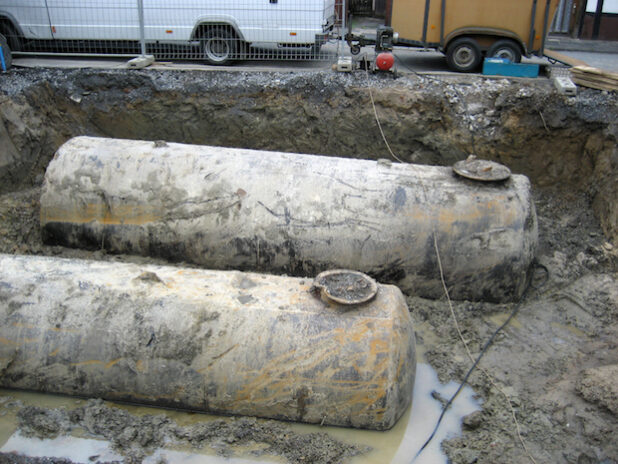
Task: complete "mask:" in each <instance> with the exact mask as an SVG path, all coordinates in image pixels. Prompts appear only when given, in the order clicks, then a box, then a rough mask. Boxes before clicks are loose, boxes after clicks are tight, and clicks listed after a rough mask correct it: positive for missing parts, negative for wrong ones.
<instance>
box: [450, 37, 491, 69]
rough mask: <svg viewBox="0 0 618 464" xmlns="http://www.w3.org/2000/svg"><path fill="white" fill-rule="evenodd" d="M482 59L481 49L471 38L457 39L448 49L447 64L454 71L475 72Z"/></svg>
mask: <svg viewBox="0 0 618 464" xmlns="http://www.w3.org/2000/svg"><path fill="white" fill-rule="evenodd" d="M482 58H483V55H482V53H481V47H479V44H478V42H477V41H476V40H474V39H472V38H470V37H460V38H459V39H455V40H453V41H452V42H451V43H450V44H449V46H448V48H447V49H446V62H447V63H448V65H449V67H450V68H451V69H452V70H454V71H458V72H472V71H475V70H476V69H477V68H478V67H479V65H480V64H481V60H482Z"/></svg>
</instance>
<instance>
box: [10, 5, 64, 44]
mask: <svg viewBox="0 0 618 464" xmlns="http://www.w3.org/2000/svg"><path fill="white" fill-rule="evenodd" d="M0 16H6V17H8V18H9V19H11V20H12V21H13V22H15V26H16V27H17V28H18V29H19V30H20V31H21V33H22V34H23V35H24V37H25V38H27V39H51V38H52V34H51V29H50V27H49V18H48V17H47V8H46V7H45V0H4V1H3V2H2V5H0Z"/></svg>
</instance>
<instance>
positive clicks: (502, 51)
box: [487, 39, 521, 63]
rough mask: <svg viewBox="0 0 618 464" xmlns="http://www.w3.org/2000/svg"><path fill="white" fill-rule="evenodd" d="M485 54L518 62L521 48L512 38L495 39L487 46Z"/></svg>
mask: <svg viewBox="0 0 618 464" xmlns="http://www.w3.org/2000/svg"><path fill="white" fill-rule="evenodd" d="M487 56H488V57H491V58H494V57H495V58H506V59H508V60H511V62H512V63H519V62H520V61H521V48H520V46H519V45H518V44H517V43H516V42H514V41H513V40H509V39H502V40H497V41H496V42H494V44H493V45H492V46H491V47H489V50H488V51H487Z"/></svg>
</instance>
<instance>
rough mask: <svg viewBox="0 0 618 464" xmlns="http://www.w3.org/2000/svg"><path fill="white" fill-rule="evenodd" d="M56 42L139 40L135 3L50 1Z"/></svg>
mask: <svg viewBox="0 0 618 464" xmlns="http://www.w3.org/2000/svg"><path fill="white" fill-rule="evenodd" d="M47 6H48V9H49V18H50V21H51V25H52V30H53V31H54V33H53V36H54V38H55V39H89V40H139V18H138V14H137V2H136V1H135V0H105V1H102V0H47Z"/></svg>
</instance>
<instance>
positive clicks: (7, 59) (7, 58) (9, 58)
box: [0, 34, 13, 71]
mask: <svg viewBox="0 0 618 464" xmlns="http://www.w3.org/2000/svg"><path fill="white" fill-rule="evenodd" d="M0 46H2V56H3V58H4V60H3V61H4V67H5V68H6V70H7V71H8V70H9V69H11V66H12V64H13V54H12V53H11V48H10V47H9V44H8V42H7V41H6V38H5V37H4V36H3V35H2V34H0ZM2 70H3V69H2V67H0V71H2Z"/></svg>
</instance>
